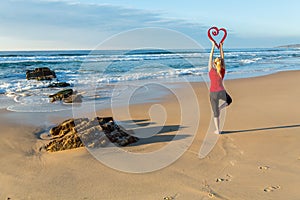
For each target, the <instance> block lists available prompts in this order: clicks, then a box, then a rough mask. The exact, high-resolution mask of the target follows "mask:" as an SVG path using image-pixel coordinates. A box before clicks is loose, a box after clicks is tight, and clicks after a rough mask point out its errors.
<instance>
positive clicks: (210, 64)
mask: <svg viewBox="0 0 300 200" xmlns="http://www.w3.org/2000/svg"><path fill="white" fill-rule="evenodd" d="M211 43H212V47H211V51H210V55H209V61H208V71H210V70H211V68H212V66H213V57H214V51H215V43H214V42H213V41H211Z"/></svg>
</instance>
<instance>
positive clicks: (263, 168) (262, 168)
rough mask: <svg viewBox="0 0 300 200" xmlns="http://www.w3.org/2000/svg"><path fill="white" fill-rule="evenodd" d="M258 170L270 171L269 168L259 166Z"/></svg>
mask: <svg viewBox="0 0 300 200" xmlns="http://www.w3.org/2000/svg"><path fill="white" fill-rule="evenodd" d="M258 169H261V170H268V169H270V167H269V166H259V167H258Z"/></svg>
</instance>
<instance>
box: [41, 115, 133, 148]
mask: <svg viewBox="0 0 300 200" xmlns="http://www.w3.org/2000/svg"><path fill="white" fill-rule="evenodd" d="M49 134H50V136H51V139H50V141H49V142H48V143H47V144H46V145H44V146H43V148H41V149H45V150H46V151H48V152H55V151H63V150H67V149H74V148H79V147H82V146H87V147H88V148H97V147H105V146H106V145H108V144H109V142H111V143H114V144H116V145H118V146H127V145H129V144H132V143H135V142H137V141H138V138H137V137H134V136H132V135H130V134H128V133H126V131H125V130H123V129H121V128H120V127H119V126H118V125H117V124H116V123H115V121H114V120H113V118H112V117H104V118H101V117H96V118H94V119H92V120H90V119H88V118H78V119H68V120H66V121H64V122H62V123H61V124H59V125H58V126H56V127H53V128H52V129H51V130H50V131H49Z"/></svg>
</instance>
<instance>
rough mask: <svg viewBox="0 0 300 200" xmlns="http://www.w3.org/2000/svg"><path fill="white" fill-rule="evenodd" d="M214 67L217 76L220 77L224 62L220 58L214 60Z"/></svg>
mask: <svg viewBox="0 0 300 200" xmlns="http://www.w3.org/2000/svg"><path fill="white" fill-rule="evenodd" d="M214 65H215V66H216V69H217V72H218V74H219V76H221V69H222V67H224V60H223V59H222V58H220V57H217V58H215V60H214Z"/></svg>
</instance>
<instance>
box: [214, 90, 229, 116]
mask: <svg viewBox="0 0 300 200" xmlns="http://www.w3.org/2000/svg"><path fill="white" fill-rule="evenodd" d="M209 97H210V103H211V108H212V110H213V113H214V117H219V116H220V110H219V100H220V99H222V100H223V101H226V103H227V106H229V105H230V104H231V103H232V99H231V97H230V96H229V94H228V93H227V92H226V91H225V90H222V91H219V92H210V95H209Z"/></svg>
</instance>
